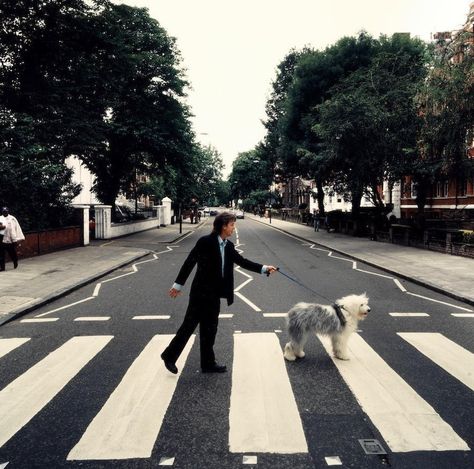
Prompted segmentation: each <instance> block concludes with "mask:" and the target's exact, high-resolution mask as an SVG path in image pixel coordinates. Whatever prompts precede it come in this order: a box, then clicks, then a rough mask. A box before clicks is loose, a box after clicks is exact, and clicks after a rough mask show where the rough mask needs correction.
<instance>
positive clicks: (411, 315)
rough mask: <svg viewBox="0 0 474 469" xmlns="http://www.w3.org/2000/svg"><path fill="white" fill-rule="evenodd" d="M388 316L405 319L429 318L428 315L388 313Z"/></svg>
mask: <svg viewBox="0 0 474 469" xmlns="http://www.w3.org/2000/svg"><path fill="white" fill-rule="evenodd" d="M388 314H390V316H394V317H407V318H416V317H429V314H428V313H388Z"/></svg>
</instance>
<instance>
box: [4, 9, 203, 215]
mask: <svg viewBox="0 0 474 469" xmlns="http://www.w3.org/2000/svg"><path fill="white" fill-rule="evenodd" d="M0 20H1V22H2V28H1V29H0V57H1V59H0V60H1V61H2V62H1V67H0V102H1V103H2V107H1V109H0V118H1V122H0V132H1V133H0V142H2V143H1V144H0V151H1V154H2V165H3V169H4V171H9V172H8V173H5V172H2V178H6V179H11V180H15V178H16V174H15V172H21V171H31V172H32V173H31V177H30V182H31V184H35V185H36V184H37V185H38V187H35V190H36V189H37V190H38V191H41V190H43V189H44V188H46V187H48V185H49V187H50V190H51V197H42V198H38V199H37V200H36V201H33V200H31V197H30V194H29V193H25V191H24V190H23V189H22V186H21V184H18V185H13V186H11V187H10V189H9V191H8V192H5V189H0V190H2V191H3V192H0V196H1V197H2V198H3V199H4V200H5V203H7V202H8V203H9V204H10V205H12V202H11V201H14V200H20V199H23V200H24V201H25V206H28V205H30V206H31V207H33V206H34V205H35V204H39V205H40V206H41V207H42V209H41V210H40V212H41V213H45V212H46V211H47V208H48V207H49V206H54V207H55V208H58V206H66V205H67V204H68V202H69V201H70V200H71V197H72V196H73V195H74V194H75V193H76V192H77V190H76V188H74V187H73V186H72V185H71V178H70V177H71V172H70V171H69V170H68V169H67V168H66V167H65V164H64V162H65V160H66V158H67V157H68V156H70V155H75V156H77V157H78V158H79V159H80V160H81V161H82V162H83V163H84V164H85V165H86V166H87V167H88V168H89V169H90V170H91V171H92V173H93V174H94V175H95V176H96V177H97V178H96V186H95V190H96V193H97V195H98V198H99V199H100V200H101V201H102V202H105V203H109V204H113V203H114V202H115V199H116V196H117V194H118V193H119V192H120V191H122V192H124V193H126V192H129V191H130V189H132V190H133V191H134V192H135V193H137V194H138V193H139V192H140V191H144V192H146V193H148V192H154V193H155V195H159V194H161V193H162V192H163V191H166V192H167V195H170V196H171V197H183V194H186V193H187V192H189V187H190V186H191V182H193V183H194V181H195V178H194V177H185V176H188V175H191V174H192V171H193V169H195V167H196V161H197V160H199V157H200V156H199V151H200V150H198V149H197V148H196V145H195V143H194V135H193V132H192V130H191V123H190V111H189V109H188V108H187V106H186V105H185V103H184V99H185V97H186V95H185V88H186V86H187V82H186V80H185V79H184V74H183V71H182V69H181V58H180V56H179V52H178V51H177V49H176V45H175V40H174V39H173V38H171V37H169V36H168V35H167V33H166V31H165V30H164V29H163V28H162V27H161V26H160V25H159V24H158V22H157V21H156V20H154V19H152V18H150V16H149V14H148V12H147V10H145V9H139V8H133V7H129V6H126V5H115V4H112V3H111V2H109V1H108V0H90V1H86V0H38V1H36V2H33V3H32V2H30V1H27V0H18V1H17V0H4V1H3V2H1V3H0ZM26 136H27V137H28V138H26ZM6 160H8V161H6ZM37 168H44V173H45V174H48V177H47V178H44V177H43V178H40V177H36V174H37V173H36V171H37ZM137 174H140V175H143V174H145V175H151V176H155V177H156V178H157V179H155V180H152V181H151V183H150V184H149V185H145V186H143V187H139V186H138V185H137V184H136V180H137ZM51 178H53V179H54V181H55V184H56V185H57V186H58V187H61V188H62V189H56V188H55V187H54V188H53V187H51ZM177 181H181V183H180V184H179V185H177ZM4 187H6V185H4ZM32 193H33V192H32ZM35 206H36V205H35ZM25 216H26V212H25Z"/></svg>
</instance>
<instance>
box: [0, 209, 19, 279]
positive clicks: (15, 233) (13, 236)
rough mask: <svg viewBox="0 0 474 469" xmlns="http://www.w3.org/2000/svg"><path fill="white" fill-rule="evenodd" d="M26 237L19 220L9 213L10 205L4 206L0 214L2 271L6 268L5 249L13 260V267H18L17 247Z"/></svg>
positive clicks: (0, 260)
mask: <svg viewBox="0 0 474 469" xmlns="http://www.w3.org/2000/svg"><path fill="white" fill-rule="evenodd" d="M24 239H25V236H24V235H23V231H21V227H20V224H19V223H18V220H17V219H16V218H15V217H14V216H13V215H10V214H9V210H8V207H3V208H2V214H1V215H0V272H2V271H4V270H5V251H6V252H8V254H9V256H10V258H11V260H12V261H13V268H15V269H16V268H17V267H18V255H17V252H16V247H17V243H19V242H20V241H23V240H24Z"/></svg>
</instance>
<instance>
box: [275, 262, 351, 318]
mask: <svg viewBox="0 0 474 469" xmlns="http://www.w3.org/2000/svg"><path fill="white" fill-rule="evenodd" d="M276 270H277V271H278V272H280V274H282V275H284V276H285V277H286V278H287V279H289V280H291V281H292V282H294V283H296V284H297V285H299V286H300V287H303V288H305V289H306V290H308V291H310V292H311V293H313V295H316V296H321V297H322V298H324V299H325V300H327V301H329V302H330V301H331V300H330V299H329V298H326V297H325V296H324V295H321V293H318V292H317V291H315V290H313V289H312V288H309V287H307V286H306V285H304V284H302V283H301V282H300V281H298V280H297V279H295V278H293V277H291V276H290V275H288V274H285V272H283V271H282V270H281V269H280V267H277V268H276ZM267 275H269V274H267ZM332 307H333V308H334V310H335V311H336V314H337V317H338V318H339V321H340V322H341V325H342V326H345V324H346V322H347V319H346V318H345V316H344V314H342V311H341V308H343V307H342V306H341V305H338V304H337V303H333V304H332Z"/></svg>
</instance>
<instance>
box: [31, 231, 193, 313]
mask: <svg viewBox="0 0 474 469" xmlns="http://www.w3.org/2000/svg"><path fill="white" fill-rule="evenodd" d="M191 233H194V231H191V232H190V233H188V235H189V234H191ZM185 237H186V236H184V237H183V239H184V238H185ZM112 242H114V241H111V243H112ZM106 244H109V243H106ZM102 246H105V244H103V245H102ZM174 247H179V246H178V245H174ZM172 250H173V248H172V247H170V246H166V250H165V251H160V252H153V259H147V260H145V261H140V262H135V263H134V264H132V267H131V268H132V272H127V273H126V274H122V275H118V276H116V277H112V278H109V279H107V280H103V281H102V282H98V283H97V284H96V286H95V288H94V292H93V293H92V296H89V297H87V298H84V299H82V300H79V301H75V302H74V303H70V304H68V305H64V306H61V307H60V308H56V309H53V310H51V311H47V312H46V313H42V314H38V315H37V316H36V317H37V318H40V317H42V316H46V315H48V314H51V313H55V312H56V311H62V310H64V309H67V308H71V307H72V306H76V305H78V304H81V303H84V302H85V301H90V300H93V299H94V298H97V297H98V296H99V291H100V288H101V286H102V284H103V283H107V282H112V281H113V280H117V279H119V278H122V277H126V276H127V275H131V274H135V273H137V272H138V269H137V267H136V266H137V265H140V264H144V263H146V262H152V261H156V260H158V254H164V253H167V252H170V251H172Z"/></svg>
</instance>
